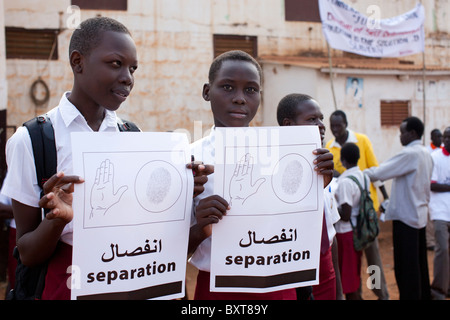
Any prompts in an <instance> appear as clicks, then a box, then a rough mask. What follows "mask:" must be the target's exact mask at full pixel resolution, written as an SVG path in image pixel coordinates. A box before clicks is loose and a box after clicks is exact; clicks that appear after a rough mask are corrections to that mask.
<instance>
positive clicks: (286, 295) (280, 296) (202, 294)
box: [194, 270, 297, 300]
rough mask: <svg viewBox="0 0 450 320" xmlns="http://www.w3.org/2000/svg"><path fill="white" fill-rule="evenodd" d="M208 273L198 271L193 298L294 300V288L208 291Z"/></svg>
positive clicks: (295, 297) (295, 294) (295, 296)
mask: <svg viewBox="0 0 450 320" xmlns="http://www.w3.org/2000/svg"><path fill="white" fill-rule="evenodd" d="M209 277H210V273H209V272H205V271H201V270H200V271H199V272H198V276H197V285H196V287H195V295H194V300H296V299H297V293H296V292H295V289H286V290H280V291H274V292H267V293H245V292H211V291H209Z"/></svg>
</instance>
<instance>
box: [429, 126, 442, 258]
mask: <svg viewBox="0 0 450 320" xmlns="http://www.w3.org/2000/svg"><path fill="white" fill-rule="evenodd" d="M430 136H431V142H430V144H429V145H427V150H428V152H430V153H433V152H434V151H436V150H442V149H443V148H444V146H443V145H442V132H441V130H439V129H433V130H431V134H430ZM430 201H432V200H430ZM430 205H431V202H430ZM430 217H431V214H429V215H428V221H427V227H426V229H425V231H426V237H427V249H428V250H430V251H433V250H434V246H435V244H436V241H435V239H434V225H433V222H432V221H431V220H430Z"/></svg>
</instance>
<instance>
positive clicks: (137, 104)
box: [0, 0, 450, 161]
mask: <svg viewBox="0 0 450 320" xmlns="http://www.w3.org/2000/svg"><path fill="white" fill-rule="evenodd" d="M343 2H344V3H346V4H348V5H350V6H352V7H354V8H355V9H356V10H358V11H360V12H362V13H367V14H370V13H369V12H368V8H369V7H371V8H373V6H375V8H378V11H377V12H378V14H379V15H380V18H388V17H392V16H396V15H400V14H402V13H404V12H407V11H409V10H411V9H412V8H414V6H415V5H416V0H395V1H392V0H389V1H388V0H345V1H343ZM421 2H422V4H423V6H424V7H425V14H426V18H425V36H426V41H425V54H415V55H411V56H406V57H402V58H389V59H373V58H365V57H362V56H357V55H352V54H349V53H346V52H343V51H339V50H333V49H331V50H329V51H328V47H327V42H326V40H325V37H324V35H323V33H322V24H321V22H320V16H319V12H318V5H317V1H316V0H305V1H295V0H212V1H211V0H110V1H99V0H90V1H89V0H40V1H32V0H2V1H1V6H0V27H1V28H4V29H5V34H4V35H2V36H0V97H1V99H0V111H1V113H0V125H1V124H2V123H3V128H4V130H3V134H4V136H3V139H2V143H3V145H4V141H5V139H6V138H7V137H8V136H10V135H11V134H12V132H14V130H15V128H16V127H17V126H20V125H21V124H22V123H23V122H24V121H26V120H27V119H29V118H31V117H33V116H35V115H38V114H42V113H44V112H46V111H47V110H49V109H51V108H53V107H54V106H56V105H57V104H58V102H59V99H60V97H61V94H62V93H63V92H64V91H67V90H70V88H71V86H72V81H73V77H72V71H71V69H70V67H69V64H68V44H69V40H70V36H71V33H72V31H73V29H74V28H75V27H76V25H77V24H78V23H79V22H80V21H82V20H85V19H86V18H89V17H93V16H96V15H102V16H109V17H112V18H115V19H117V20H119V21H121V22H122V23H124V24H125V25H126V26H127V27H128V28H129V29H130V31H131V33H132V35H133V38H134V40H135V42H136V45H137V48H138V58H139V68H138V70H137V71H136V73H135V87H134V89H133V92H132V94H131V96H130V97H129V98H128V99H127V101H126V103H124V105H122V107H121V108H120V109H119V111H118V114H119V115H120V116H121V117H123V118H126V119H129V120H132V121H134V122H136V123H138V124H139V126H140V127H141V128H142V129H143V130H145V131H175V130H178V131H184V132H186V133H188V134H189V135H190V138H191V141H193V140H196V139H198V138H201V137H202V136H203V135H204V134H206V133H207V131H208V129H209V128H210V127H211V126H212V116H211V112H210V108H209V104H208V103H207V102H205V101H203V99H202V97H201V90H202V86H203V84H204V83H205V82H207V74H208V68H209V65H210V63H211V61H212V59H213V58H214V56H216V55H217V54H219V53H221V52H223V51H225V50H228V49H235V48H237V49H243V50H246V51H248V52H250V53H252V54H253V55H254V56H255V57H256V58H257V59H258V60H259V61H260V63H261V65H262V67H263V71H264V85H263V96H262V104H261V107H260V110H259V111H258V113H257V116H256V117H255V119H254V121H253V125H258V126H272V125H277V124H276V118H275V111H276V106H277V104H278V101H279V100H280V99H281V98H282V97H283V96H284V95H285V94H288V93H292V92H301V93H307V94H310V95H312V96H313V97H315V98H316V99H317V101H318V102H319V104H320V105H321V107H322V111H323V113H324V115H325V124H326V125H327V127H328V126H329V115H330V114H331V112H333V111H334V110H335V109H336V108H338V109H342V110H344V111H345V112H346V113H347V115H348V118H349V127H350V128H352V129H354V130H356V131H359V132H363V133H365V134H367V135H368V136H369V137H370V139H371V140H372V142H373V144H374V149H375V152H376V154H377V157H378V159H379V161H383V160H384V159H386V158H388V157H390V156H392V155H393V154H395V153H397V152H398V151H399V149H400V148H401V145H400V142H399V139H398V135H399V133H398V132H399V129H398V128H399V124H398V117H403V116H404V115H415V116H418V117H420V118H422V119H425V123H426V133H425V143H428V142H429V141H430V137H429V132H430V131H431V130H432V129H433V128H439V129H441V130H443V129H444V128H445V127H446V126H448V125H450V123H449V122H450V121H449V120H450V108H449V106H448V98H449V87H450V35H449V32H450V22H449V21H448V19H445V17H447V16H448V14H450V5H449V1H448V0H423V1H421ZM30 39H31V40H34V42H33V41H31V42H32V43H34V46H35V47H33V46H31V47H30V46H28V47H27V45H26V43H27V41H30ZM424 63H425V68H424ZM330 65H331V68H330ZM355 79H356V80H355ZM424 80H425V82H424ZM356 82H358V84H359V86H360V89H362V93H361V92H360V94H359V97H358V99H357V100H355V99H354V98H352V97H351V96H350V95H349V92H350V89H351V86H352V84H353V83H356ZM423 83H425V86H424V85H423ZM424 87H425V100H424V95H423V88H424ZM6 93H7V94H6ZM396 117H397V118H396ZM2 119H3V122H2ZM326 137H327V139H330V138H331V137H332V136H331V132H330V130H328V131H327V135H326ZM386 141H389V143H386Z"/></svg>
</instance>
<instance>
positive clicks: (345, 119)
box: [330, 110, 348, 126]
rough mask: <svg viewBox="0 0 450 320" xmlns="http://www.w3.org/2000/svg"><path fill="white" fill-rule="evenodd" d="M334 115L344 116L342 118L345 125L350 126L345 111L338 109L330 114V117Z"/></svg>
mask: <svg viewBox="0 0 450 320" xmlns="http://www.w3.org/2000/svg"><path fill="white" fill-rule="evenodd" d="M333 116H336V117H338V116H339V117H342V119H344V123H345V125H347V126H348V122H347V115H346V114H345V112H344V111H342V110H336V111H333V113H332V114H331V115H330V119H331V117H333Z"/></svg>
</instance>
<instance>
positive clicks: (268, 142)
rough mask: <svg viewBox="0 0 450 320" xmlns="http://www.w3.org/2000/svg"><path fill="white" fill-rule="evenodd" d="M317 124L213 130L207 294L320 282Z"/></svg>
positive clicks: (320, 189) (320, 197)
mask: <svg viewBox="0 0 450 320" xmlns="http://www.w3.org/2000/svg"><path fill="white" fill-rule="evenodd" d="M320 147H321V141H320V137H319V130H318V129H317V126H292V127H263V128H216V147H215V152H216V164H215V171H214V172H215V173H214V175H215V177H214V179H215V180H214V181H215V184H214V193H215V194H218V195H220V196H222V197H223V198H224V199H226V200H227V201H228V202H229V203H230V206H231V209H230V210H229V211H228V213H227V215H226V216H225V217H224V218H223V219H222V220H221V221H220V222H219V223H217V224H215V225H213V232H212V244H211V248H212V249H211V281H210V283H211V286H210V290H211V291H221V292H271V291H276V290H281V289H287V288H296V287H300V286H307V285H313V284H317V283H318V274H319V255H320V240H321V230H322V221H323V179H322V178H321V177H319V176H318V175H317V173H316V172H315V171H314V169H313V168H314V164H313V161H314V159H315V158H316V156H315V155H314V154H313V150H315V149H317V148H320Z"/></svg>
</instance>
